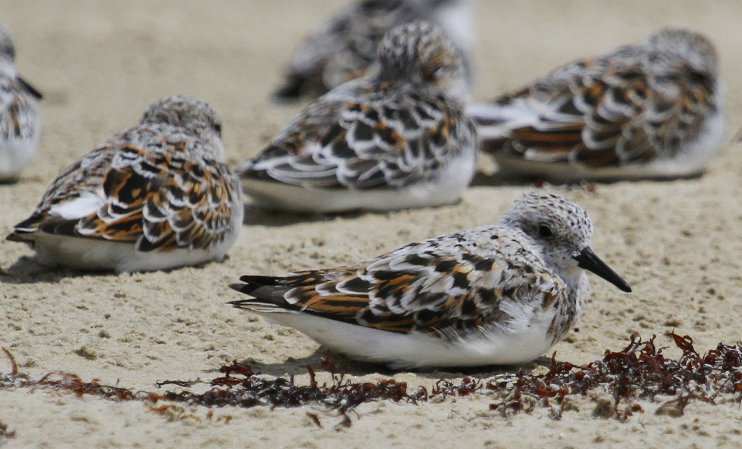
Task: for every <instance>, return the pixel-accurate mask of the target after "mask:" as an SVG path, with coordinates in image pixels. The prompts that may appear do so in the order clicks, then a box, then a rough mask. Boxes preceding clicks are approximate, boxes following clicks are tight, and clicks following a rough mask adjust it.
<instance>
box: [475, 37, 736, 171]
mask: <svg viewBox="0 0 742 449" xmlns="http://www.w3.org/2000/svg"><path fill="white" fill-rule="evenodd" d="M722 90H723V89H722V87H721V84H720V82H719V79H718V64H717V56H716V51H715V50H714V47H713V45H712V44H711V42H710V41H709V40H708V39H707V38H706V37H704V36H702V35H700V34H698V33H695V32H692V31H688V30H683V29H663V30H661V31H659V32H658V33H656V34H654V35H652V36H650V37H649V38H647V39H646V40H645V41H644V42H642V43H640V44H638V45H630V46H624V47H620V48H618V49H617V50H615V51H614V52H613V53H610V54H608V55H605V56H601V57H598V58H594V59H586V60H579V61H575V62H572V63H570V64H567V65H565V66H563V67H561V68H559V69H557V70H555V71H554V72H552V73H551V74H549V75H547V76H546V77H544V78H542V79H539V80H537V81H536V82H534V83H533V84H531V85H529V86H527V87H525V88H523V89H521V90H518V91H516V92H514V93H511V94H506V95H502V96H500V97H498V98H496V99H495V100H494V101H493V102H491V103H486V104H478V105H473V106H471V107H470V108H469V109H468V111H467V112H468V113H469V114H470V115H471V116H472V118H473V119H474V121H475V122H476V123H477V125H478V131H479V136H480V138H481V139H482V149H483V150H484V151H486V152H490V153H492V154H493V155H494V156H495V158H496V160H497V162H498V165H499V166H500V171H501V172H502V173H503V174H504V175H517V176H521V175H529V176H541V177H546V178H551V179H557V180H566V181H574V180H579V179H632V178H634V179H636V178H673V177H685V176H694V175H698V174H700V173H702V171H703V169H704V167H705V166H706V164H707V163H708V162H709V160H710V159H711V158H712V157H713V156H714V155H716V153H718V151H719V150H720V149H721V147H722V144H723V139H724V133H725V128H726V117H725V113H724V109H723V92H722Z"/></svg>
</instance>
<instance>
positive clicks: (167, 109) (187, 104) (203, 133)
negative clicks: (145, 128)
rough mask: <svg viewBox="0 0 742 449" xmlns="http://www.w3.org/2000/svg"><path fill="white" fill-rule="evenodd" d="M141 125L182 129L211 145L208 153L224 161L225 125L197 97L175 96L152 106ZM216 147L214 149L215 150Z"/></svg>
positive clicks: (208, 146)
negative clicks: (223, 130) (222, 138)
mask: <svg viewBox="0 0 742 449" xmlns="http://www.w3.org/2000/svg"><path fill="white" fill-rule="evenodd" d="M140 124H142V125H147V124H168V125H172V126H176V127H178V128H181V129H182V130H183V131H185V132H186V133H188V134H190V135H193V136H195V137H198V138H200V139H202V140H204V141H206V142H208V143H210V144H211V145H207V146H206V148H205V149H206V150H207V151H209V150H213V151H211V152H212V153H214V156H215V157H216V158H217V160H220V161H221V160H222V159H223V158H224V148H223V147H222V143H221V135H222V123H221V121H220V120H219V117H218V116H217V114H216V111H214V109H213V108H212V107H211V106H209V104H208V103H206V102H205V101H201V100H199V99H197V98H194V97H188V96H183V95H175V96H172V97H165V98H163V99H161V100H158V101H156V102H155V103H152V104H151V105H150V107H149V108H147V110H146V111H145V112H144V115H143V116H142V119H141V120H140ZM212 147H213V148H212Z"/></svg>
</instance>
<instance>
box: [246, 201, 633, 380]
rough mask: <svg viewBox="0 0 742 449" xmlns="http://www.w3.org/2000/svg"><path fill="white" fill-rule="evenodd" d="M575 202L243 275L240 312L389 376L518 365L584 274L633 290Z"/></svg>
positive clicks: (569, 316) (582, 296)
mask: <svg viewBox="0 0 742 449" xmlns="http://www.w3.org/2000/svg"><path fill="white" fill-rule="evenodd" d="M592 233H593V225H592V221H591V219H590V216H589V215H588V214H587V213H586V212H585V211H584V210H583V209H582V208H581V207H580V206H578V205H577V204H575V203H573V202H571V201H568V200H566V199H564V198H561V197H558V196H556V195H552V194H548V193H528V194H525V195H523V196H521V197H520V198H518V199H517V200H516V201H515V202H514V203H513V205H512V206H511V207H510V209H509V210H508V211H507V213H506V214H505V217H504V219H503V220H502V221H501V222H500V223H499V224H496V225H489V226H481V227H479V228H474V229H470V230H466V231H461V232H456V233H453V234H448V235H442V236H439V237H435V238H431V239H428V240H425V241H422V242H420V243H411V244H409V245H406V246H403V247H402V248H399V249H397V250H395V251H392V252H390V253H387V254H384V255H382V256H379V257H376V258H374V259H372V260H370V261H367V262H362V263H359V264H355V265H351V266H344V267H338V268H331V269H321V270H309V271H300V272H297V273H293V274H289V275H288V276H285V277H272V276H252V275H248V276H242V277H241V278H240V280H241V281H242V282H243V283H241V284H234V285H232V286H231V287H232V288H233V289H235V290H237V291H239V292H241V293H244V294H246V295H249V296H250V297H251V298H250V299H242V300H239V301H234V302H232V304H233V305H234V306H235V307H237V308H240V309H246V310H249V311H251V312H254V313H257V314H259V315H260V316H262V317H263V318H265V319H266V320H268V321H270V322H273V323H277V324H281V325H284V326H290V327H293V328H296V329H298V330H299V331H301V332H303V333H305V334H307V335H309V336H310V337H312V338H313V339H315V340H317V341H318V342H319V343H321V344H322V345H324V346H326V347H328V348H330V349H332V350H335V351H339V352H341V353H343V354H345V355H347V356H348V357H350V358H353V359H358V360H365V361H371V362H381V363H386V364H389V365H391V366H392V367H432V366H477V365H492V364H516V363H524V362H528V361H530V360H533V359H535V358H536V357H539V356H540V355H542V354H543V353H544V352H546V351H548V350H549V348H551V346H553V345H554V344H555V343H556V342H558V341H559V340H561V339H562V338H563V337H564V336H565V335H566V333H567V332H568V331H569V330H570V329H571V328H572V326H573V325H574V324H575V322H577V320H578V319H579V317H580V315H581V314H582V311H583V309H584V307H585V301H586V300H587V298H588V297H589V296H590V283H589V281H588V278H587V274H586V272H585V270H588V271H591V272H593V273H595V274H597V275H598V276H600V277H602V278H604V279H605V280H607V281H608V282H611V283H612V284H614V285H615V286H616V287H618V288H619V289H620V290H622V291H624V292H630V291H631V287H629V284H628V283H626V281H624V280H623V279H621V278H620V277H619V276H618V275H617V274H616V273H615V272H614V271H613V270H611V269H610V268H609V267H608V265H606V264H605V263H604V262H603V261H601V260H600V259H599V258H598V256H596V255H595V253H594V252H593V250H592V249H591V239H592Z"/></svg>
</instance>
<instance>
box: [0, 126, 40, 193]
mask: <svg viewBox="0 0 742 449" xmlns="http://www.w3.org/2000/svg"><path fill="white" fill-rule="evenodd" d="M37 143H38V138H37V137H34V138H32V139H10V140H7V141H5V142H0V182H9V181H15V180H17V179H18V178H20V176H21V171H22V170H23V169H24V168H26V167H27V166H28V164H30V163H31V161H32V160H33V158H34V156H35V155H36V147H37Z"/></svg>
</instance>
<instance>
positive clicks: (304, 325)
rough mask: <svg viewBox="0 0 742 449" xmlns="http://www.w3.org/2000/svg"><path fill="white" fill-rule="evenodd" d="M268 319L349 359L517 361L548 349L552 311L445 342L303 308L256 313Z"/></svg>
mask: <svg viewBox="0 0 742 449" xmlns="http://www.w3.org/2000/svg"><path fill="white" fill-rule="evenodd" d="M256 313H258V314H259V315H261V316H262V317H264V318H265V319H266V320H268V321H270V322H272V323H276V324H281V325H284V326H289V327H293V328H295V329H297V330H299V331H301V332H303V333H304V334H306V335H308V336H310V337H311V338H313V339H314V340H316V341H317V342H319V343H320V344H322V345H323V346H325V347H327V348H329V349H331V350H333V351H337V352H340V353H343V354H345V355H346V356H348V357H349V358H352V359H355V360H361V361H367V362H374V363H385V364H387V365H389V366H391V367H393V368H415V367H465V366H487V365H515V364H521V363H526V362H529V361H531V360H533V359H535V358H537V357H539V356H541V355H542V354H544V353H545V352H546V351H548V350H549V348H550V347H551V338H550V337H547V335H546V330H547V328H548V324H549V323H550V322H551V318H552V316H553V315H550V316H546V317H544V319H543V320H540V321H539V323H540V324H539V325H532V326H524V327H522V328H521V329H520V330H517V331H512V330H503V329H500V328H497V327H494V326H493V327H492V328H490V331H488V332H487V333H486V334H485V335H482V336H481V337H472V338H468V339H460V340H454V341H451V342H446V341H443V340H441V339H439V338H436V337H433V336H431V335H428V334H424V333H419V332H417V333H411V334H401V333H396V332H387V331H382V330H378V329H372V328H368V327H362V326H358V325H353V324H348V323H343V322H340V321H335V320H330V319H327V318H322V317H318V316H315V315H310V314H307V313H301V312H290V311H281V312H269V313H259V312H256Z"/></svg>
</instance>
